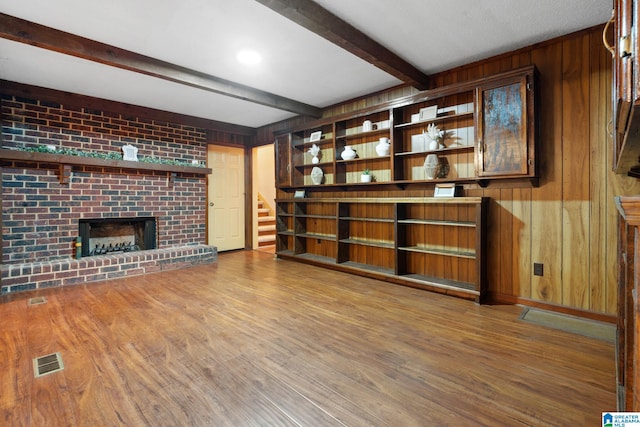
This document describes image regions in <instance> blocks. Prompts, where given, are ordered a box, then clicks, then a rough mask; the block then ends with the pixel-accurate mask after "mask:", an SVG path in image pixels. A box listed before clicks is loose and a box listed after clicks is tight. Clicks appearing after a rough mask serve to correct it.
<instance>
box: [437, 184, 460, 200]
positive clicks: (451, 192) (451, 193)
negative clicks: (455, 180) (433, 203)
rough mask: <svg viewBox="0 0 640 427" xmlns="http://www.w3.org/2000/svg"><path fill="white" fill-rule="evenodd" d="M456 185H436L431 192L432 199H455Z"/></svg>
mask: <svg viewBox="0 0 640 427" xmlns="http://www.w3.org/2000/svg"><path fill="white" fill-rule="evenodd" d="M455 196H456V185H455V184H436V188H435V190H434V191H433V197H455Z"/></svg>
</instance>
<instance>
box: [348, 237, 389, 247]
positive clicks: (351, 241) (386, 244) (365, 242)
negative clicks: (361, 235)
mask: <svg viewBox="0 0 640 427" xmlns="http://www.w3.org/2000/svg"><path fill="white" fill-rule="evenodd" d="M340 243H348V244H350V245H360V246H371V247H374V248H387V249H393V248H394V246H393V242H376V241H372V240H361V239H340Z"/></svg>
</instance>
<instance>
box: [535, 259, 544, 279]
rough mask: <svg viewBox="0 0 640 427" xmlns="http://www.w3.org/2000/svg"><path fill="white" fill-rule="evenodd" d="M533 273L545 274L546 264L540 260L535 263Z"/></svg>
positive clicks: (536, 274) (537, 274)
mask: <svg viewBox="0 0 640 427" xmlns="http://www.w3.org/2000/svg"><path fill="white" fill-rule="evenodd" d="M533 275H534V276H544V265H543V264H540V263H538V262H534V263H533Z"/></svg>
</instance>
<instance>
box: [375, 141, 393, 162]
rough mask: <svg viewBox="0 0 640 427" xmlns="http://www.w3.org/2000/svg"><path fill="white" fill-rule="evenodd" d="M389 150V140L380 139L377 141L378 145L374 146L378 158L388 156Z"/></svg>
mask: <svg viewBox="0 0 640 427" xmlns="http://www.w3.org/2000/svg"><path fill="white" fill-rule="evenodd" d="M390 149H391V144H390V143H389V138H387V137H382V138H380V140H379V141H378V145H376V153H378V156H380V157H384V156H388V155H389V150H390Z"/></svg>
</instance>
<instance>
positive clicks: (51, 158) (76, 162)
mask: <svg viewBox="0 0 640 427" xmlns="http://www.w3.org/2000/svg"><path fill="white" fill-rule="evenodd" d="M0 160H20V161H25V162H34V163H57V164H59V165H60V181H61V183H67V182H68V177H69V175H70V169H71V166H100V167H109V168H121V169H132V170H136V171H140V170H143V171H160V172H166V173H167V174H169V178H170V180H171V181H173V177H175V175H176V174H178V173H187V174H196V175H208V174H210V173H211V172H212V171H211V169H209V168H203V167H197V166H179V165H167V164H162V163H146V162H132V161H130V160H111V159H98V158H94V157H82V156H70V155H66V154H55V153H40V152H30V151H19V150H8V149H0Z"/></svg>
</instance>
